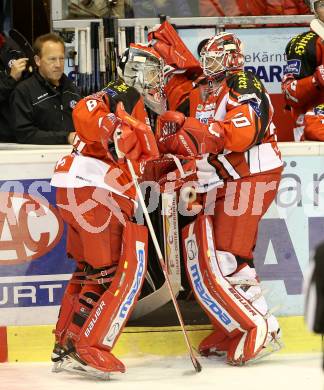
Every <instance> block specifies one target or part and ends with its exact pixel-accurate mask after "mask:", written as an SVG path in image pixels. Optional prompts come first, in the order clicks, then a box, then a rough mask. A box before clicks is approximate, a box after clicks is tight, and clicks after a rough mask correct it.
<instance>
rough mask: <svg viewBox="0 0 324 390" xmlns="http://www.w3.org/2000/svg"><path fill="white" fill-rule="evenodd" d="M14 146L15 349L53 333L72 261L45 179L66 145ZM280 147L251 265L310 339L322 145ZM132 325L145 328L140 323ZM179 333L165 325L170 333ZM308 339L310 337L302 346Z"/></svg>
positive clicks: (6, 270)
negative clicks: (309, 288) (275, 185)
mask: <svg viewBox="0 0 324 390" xmlns="http://www.w3.org/2000/svg"><path fill="white" fill-rule="evenodd" d="M16 147H17V146H16V145H12V150H10V145H9V149H8V145H6V147H5V148H3V149H4V150H0V188H1V191H0V194H1V196H2V198H1V199H2V200H1V201H0V207H1V208H0V216H1V217H0V326H3V328H2V330H1V331H0V335H2V337H1V336H0V340H1V341H0V347H1V346H3V345H4V344H5V345H7V344H6V343H5V338H6V337H7V341H8V345H9V346H12V350H15V347H14V345H18V344H19V341H20V342H21V340H24V342H27V340H32V339H33V336H32V335H35V334H37V337H40V339H42V338H44V339H45V340H46V339H47V338H48V337H50V338H52V335H51V333H50V331H49V329H51V328H52V326H51V325H52V324H54V323H55V321H56V318H57V312H58V308H59V304H60V301H61V298H62V295H63V291H64V288H65V286H66V283H67V281H68V279H69V276H70V273H71V272H72V270H73V268H74V265H73V262H71V261H70V260H68V259H67V258H66V256H65V251H64V247H65V232H64V226H63V223H62V221H61V220H60V217H59V215H58V213H57V210H56V208H55V191H54V189H53V188H52V187H51V186H50V185H49V180H50V177H51V174H52V172H53V167H54V164H55V162H56V161H57V160H58V159H59V157H61V156H63V155H64V154H68V153H69V151H70V148H69V147H66V148H65V147H64V148H60V149H58V148H57V147H56V148H55V147H46V149H41V148H38V149H37V148H36V149H35V147H22V150H19V151H17V150H16ZM0 149H1V147H0ZM280 149H281V151H282V153H283V157H284V162H285V171H284V174H283V179H282V181H281V185H280V189H279V192H278V196H277V199H276V202H274V204H273V205H272V206H271V208H270V210H269V211H268V212H267V214H266V216H265V217H264V218H263V220H262V222H261V226H260V234H259V239H258V242H257V246H256V250H255V261H256V268H257V271H258V273H259V275H260V278H261V280H262V284H263V286H264V288H265V289H266V290H267V299H268V302H269V306H270V307H278V310H277V312H276V314H277V315H279V316H281V317H282V319H281V320H282V321H283V324H282V327H283V329H284V331H286V335H288V334H290V335H291V334H294V330H293V329H294V326H295V325H296V324H297V323H298V321H300V327H299V330H298V332H301V333H300V336H301V335H303V336H302V337H303V339H304V340H308V337H311V336H310V335H307V333H306V331H305V330H304V328H303V326H302V324H301V323H302V318H301V316H302V314H303V293H302V284H303V280H304V276H305V274H306V272H307V265H308V261H309V254H310V253H311V252H312V250H313V249H314V247H315V246H316V245H317V244H318V243H319V242H320V241H322V240H323V239H324V199H323V193H324V191H323V188H324V187H323V186H324V184H323V182H324V173H323V167H324V146H323V144H320V143H315V142H307V143H303V144H295V143H281V144H280ZM294 318H295V320H294ZM35 326H36V327H35ZM39 326H40V327H39ZM6 327H7V329H6ZM285 328H286V329H285ZM204 329H205V330H201V329H200V330H192V332H191V334H192V337H197V340H200V339H201V335H200V334H199V335H198V333H196V332H208V327H207V328H206V327H204ZM26 332H27V334H28V337H27V336H26ZM28 332H29V333H28ZM298 332H297V333H298ZM133 333H134V332H131V331H130V330H127V332H126V333H125V335H123V336H122V337H123V338H125V339H126V338H127V337H132V336H131V335H132V334H133ZM135 333H137V334H141V333H143V335H145V334H147V332H146V331H141V332H139V331H138V328H136V332H135ZM151 333H152V332H150V334H151ZM158 333H161V334H162V335H163V334H164V336H161V337H162V338H163V337H164V338H166V335H165V330H162V331H160V330H156V335H157V334H158ZM177 333H178V331H174V332H173V331H172V332H168V336H167V338H168V339H170V335H171V334H174V335H176V334H177ZM195 335H196V336H195ZM180 336H181V335H180ZM300 336H298V338H300ZM136 337H137V338H138V335H137V336H136ZM289 337H290V336H289ZM311 338H312V337H311ZM315 340H316V341H315V344H316V343H317V338H315ZM16 342H17V343H18V344H17V343H16ZM285 342H286V344H287V340H286V338H285ZM38 344H43V343H38ZM50 344H51V343H50ZM174 344H175V345H176V344H177V343H174ZM178 344H181V343H178ZM288 344H289V342H288ZM292 344H295V342H294V343H292ZM297 344H298V342H297ZM120 345H122V344H121V343H120ZM171 345H172V344H171ZM312 345H313V344H312V342H308V343H306V344H304V346H303V348H306V347H307V348H313V347H312ZM38 347H39V348H42V347H41V346H40V345H38ZM118 348H119V345H118ZM120 348H122V346H121V347H120ZM318 348H320V347H319V346H318ZM0 350H2V351H4V350H5V349H4V348H0ZM10 350H11V348H9V356H10ZM18 350H19V348H16V351H17V353H18ZM126 350H127V348H126ZM139 350H141V349H139ZM0 353H1V352H0ZM46 353H47V352H46ZM46 353H45V354H44V355H46ZM121 353H122V351H121ZM32 355H33V354H32ZM41 355H42V353H41ZM15 356H16V355H15ZM17 356H18V355H17ZM46 356H48V355H46ZM9 358H10V357H9ZM10 359H11V358H10ZM12 359H13V360H15V359H18V360H20V359H21V357H12ZM0 360H1V356H0Z"/></svg>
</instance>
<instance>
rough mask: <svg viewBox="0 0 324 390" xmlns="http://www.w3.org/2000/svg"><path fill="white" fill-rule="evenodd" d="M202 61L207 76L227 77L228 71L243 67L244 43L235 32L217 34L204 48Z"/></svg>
mask: <svg viewBox="0 0 324 390" xmlns="http://www.w3.org/2000/svg"><path fill="white" fill-rule="evenodd" d="M200 62H201V66H202V69H203V72H204V74H205V75H206V76H207V77H212V78H222V77H225V75H226V72H228V71H233V70H239V69H242V68H243V65H244V56H243V52H242V43H241V41H240V40H239V39H238V38H237V37H236V36H235V35H234V34H231V33H226V32H223V33H220V34H217V35H215V36H214V37H212V38H210V39H209V41H208V42H207V43H206V44H205V46H204V47H203V48H202V50H201V52H200Z"/></svg>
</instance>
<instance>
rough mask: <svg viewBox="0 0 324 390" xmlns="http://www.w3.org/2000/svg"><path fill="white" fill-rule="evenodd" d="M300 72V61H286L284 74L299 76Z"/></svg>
mask: <svg viewBox="0 0 324 390" xmlns="http://www.w3.org/2000/svg"><path fill="white" fill-rule="evenodd" d="M300 70H301V60H288V61H287V66H286V67H285V70H284V73H285V74H287V73H290V74H296V75H299V74H300Z"/></svg>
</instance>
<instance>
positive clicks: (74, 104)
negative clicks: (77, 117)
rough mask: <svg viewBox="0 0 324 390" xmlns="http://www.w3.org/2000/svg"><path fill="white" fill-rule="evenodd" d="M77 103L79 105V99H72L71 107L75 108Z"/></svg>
mask: <svg viewBox="0 0 324 390" xmlns="http://www.w3.org/2000/svg"><path fill="white" fill-rule="evenodd" d="M76 105H77V101H76V100H71V101H70V108H72V110H73V108H74V107H75V106H76Z"/></svg>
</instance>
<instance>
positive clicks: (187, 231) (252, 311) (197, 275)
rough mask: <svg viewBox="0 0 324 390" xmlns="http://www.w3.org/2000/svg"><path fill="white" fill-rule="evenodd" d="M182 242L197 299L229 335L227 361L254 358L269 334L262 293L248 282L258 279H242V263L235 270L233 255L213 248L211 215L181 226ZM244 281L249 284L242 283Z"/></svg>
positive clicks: (256, 283) (241, 360) (242, 360)
mask: <svg viewBox="0 0 324 390" xmlns="http://www.w3.org/2000/svg"><path fill="white" fill-rule="evenodd" d="M183 245H184V261H185V266H186V272H187V275H188V279H189V282H190V284H191V287H192V289H193V292H194V294H195V296H196V299H197V300H198V302H199V304H200V305H201V306H202V308H203V309H204V311H205V312H206V313H207V315H208V316H209V318H210V319H211V321H212V323H214V324H217V327H219V328H220V329H221V331H222V332H224V333H225V334H226V335H227V336H228V337H229V338H230V339H231V340H230V341H229V343H228V345H227V348H228V349H227V359H228V361H229V362H230V363H233V364H241V363H244V362H246V361H248V360H250V359H252V358H254V357H255V356H256V355H257V354H258V353H259V352H260V350H261V349H262V348H263V346H264V344H265V342H266V339H267V335H268V323H267V320H266V318H265V313H266V312H267V308H266V309H265V307H263V303H264V302H263V301H262V298H263V297H261V295H260V296H258V294H255V291H253V293H252V291H249V290H250V288H251V285H252V287H253V288H258V289H260V286H259V283H258V282H257V281H256V280H255V279H254V280H252V279H253V278H251V274H249V275H245V276H248V277H247V278H246V281H244V280H242V279H243V278H244V272H245V271H244V272H243V270H244V269H245V267H244V268H242V270H241V273H240V271H239V272H236V271H237V270H238V267H237V261H236V258H235V256H234V255H232V254H231V253H228V252H221V251H216V248H215V240H214V233H213V223H212V220H211V218H210V217H207V216H200V217H198V218H197V219H196V221H195V222H193V223H191V224H189V225H188V226H186V227H185V228H184V229H183ZM216 245H217V243H216ZM248 268H249V267H248ZM249 272H250V271H249ZM254 272H255V271H254ZM230 275H231V276H232V278H231V276H230ZM233 275H234V276H233ZM235 277H236V278H237V280H235V279H234V278H235ZM247 285H248V286H249V288H245V287H244V286H247ZM260 291H261V290H260ZM253 299H254V303H253V302H252V300H253ZM263 299H264V298H263ZM258 300H260V301H259V302H258ZM256 303H258V304H257V305H256ZM259 303H260V305H259ZM263 309H264V310H263Z"/></svg>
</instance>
